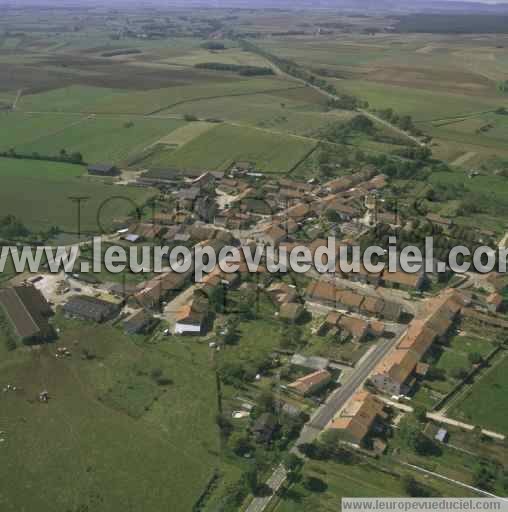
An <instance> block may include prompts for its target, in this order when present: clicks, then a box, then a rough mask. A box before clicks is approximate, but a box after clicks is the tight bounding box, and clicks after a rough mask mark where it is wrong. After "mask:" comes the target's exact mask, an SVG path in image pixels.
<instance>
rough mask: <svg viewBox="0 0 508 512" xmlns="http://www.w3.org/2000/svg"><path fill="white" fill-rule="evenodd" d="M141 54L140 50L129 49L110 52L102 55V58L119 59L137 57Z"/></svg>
mask: <svg viewBox="0 0 508 512" xmlns="http://www.w3.org/2000/svg"><path fill="white" fill-rule="evenodd" d="M138 53H141V50H140V49H139V48H127V49H123V50H122V49H120V50H111V51H108V52H104V53H101V57H118V56H120V55H135V54H138Z"/></svg>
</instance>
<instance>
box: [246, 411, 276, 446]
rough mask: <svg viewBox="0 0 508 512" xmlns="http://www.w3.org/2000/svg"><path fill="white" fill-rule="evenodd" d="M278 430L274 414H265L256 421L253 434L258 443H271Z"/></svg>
mask: <svg viewBox="0 0 508 512" xmlns="http://www.w3.org/2000/svg"><path fill="white" fill-rule="evenodd" d="M276 430H277V420H276V418H275V416H274V415H273V414H270V413H267V412H265V413H264V414H262V415H261V416H260V417H259V418H257V420H256V421H255V423H254V425H253V426H252V429H251V431H252V433H253V435H254V437H255V438H256V441H257V442H258V443H269V442H270V441H271V440H272V437H273V435H274V434H275V431H276Z"/></svg>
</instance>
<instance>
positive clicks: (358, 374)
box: [309, 329, 407, 431]
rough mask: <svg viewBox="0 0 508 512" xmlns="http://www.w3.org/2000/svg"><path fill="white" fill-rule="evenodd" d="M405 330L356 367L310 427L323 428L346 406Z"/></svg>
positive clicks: (380, 346) (315, 416) (320, 409)
mask: <svg viewBox="0 0 508 512" xmlns="http://www.w3.org/2000/svg"><path fill="white" fill-rule="evenodd" d="M406 331H407V329H405V330H404V332H403V333H402V335H401V336H399V337H398V338H397V337H395V338H393V339H391V340H384V341H383V342H381V343H380V344H379V345H378V346H377V347H376V349H375V350H373V351H372V352H371V353H370V354H369V356H368V357H367V358H366V359H365V360H364V361H363V362H361V363H360V365H359V366H358V367H357V368H355V371H354V372H353V373H352V374H351V376H350V377H349V379H348V380H347V381H346V382H345V383H344V385H342V386H341V387H340V388H338V389H337V390H336V391H334V392H333V393H332V394H331V395H330V397H329V398H328V400H327V401H326V403H325V404H324V405H323V406H322V407H320V408H319V409H318V411H317V413H316V414H314V416H313V417H312V418H311V420H310V422H309V427H311V428H313V429H314V430H317V431H320V430H323V429H324V428H325V427H326V425H328V423H329V422H330V421H331V420H332V419H333V417H334V416H335V415H336V414H337V412H338V411H339V410H340V409H342V407H344V405H345V403H346V402H347V401H348V400H349V399H350V398H351V397H352V396H353V395H354V394H355V393H356V391H357V390H358V389H359V388H360V387H361V386H362V384H363V383H364V382H365V381H366V380H367V378H368V377H369V375H370V374H371V372H372V370H374V368H375V367H376V366H377V365H378V363H379V362H380V361H381V359H382V358H383V357H384V356H385V355H386V354H387V353H388V352H389V351H390V350H391V349H392V348H393V347H395V345H397V344H398V342H399V340H400V339H401V337H402V336H404V334H405V333H406Z"/></svg>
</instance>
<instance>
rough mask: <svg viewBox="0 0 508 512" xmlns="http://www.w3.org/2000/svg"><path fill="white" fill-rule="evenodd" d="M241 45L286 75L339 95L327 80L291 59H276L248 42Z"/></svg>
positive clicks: (242, 42)
mask: <svg viewBox="0 0 508 512" xmlns="http://www.w3.org/2000/svg"><path fill="white" fill-rule="evenodd" d="M240 43H241V45H242V47H243V49H244V50H246V51H250V52H252V53H256V54H258V55H261V57H263V58H265V59H267V60H268V61H270V62H272V63H273V64H275V65H276V66H277V67H278V68H279V69H281V70H282V71H283V72H284V73H287V74H288V75H291V76H293V77H295V78H298V79H300V80H303V81H304V82H307V83H309V84H311V85H313V86H315V87H318V88H319V89H322V90H323V91H325V92H327V93H329V94H333V95H337V89H336V88H335V87H334V86H333V85H332V84H329V83H328V82H327V81H326V80H324V79H322V78H319V77H317V76H315V75H314V74H312V73H310V72H309V71H307V70H306V69H304V68H302V67H301V66H299V65H298V64H297V63H296V62H294V61H292V60H289V59H281V58H279V57H276V56H275V55H272V54H271V53H269V52H267V51H266V50H263V49H262V48H259V47H257V46H256V45H254V44H252V43H250V42H248V41H245V40H241V41H240Z"/></svg>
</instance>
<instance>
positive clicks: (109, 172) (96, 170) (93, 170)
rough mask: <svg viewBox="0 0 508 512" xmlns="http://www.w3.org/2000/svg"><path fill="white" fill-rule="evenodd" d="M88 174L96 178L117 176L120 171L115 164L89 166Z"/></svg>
mask: <svg viewBox="0 0 508 512" xmlns="http://www.w3.org/2000/svg"><path fill="white" fill-rule="evenodd" d="M88 174H92V175H94V176H116V175H117V174H118V169H117V168H116V167H115V166H114V165H113V164H92V165H89V166H88Z"/></svg>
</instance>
